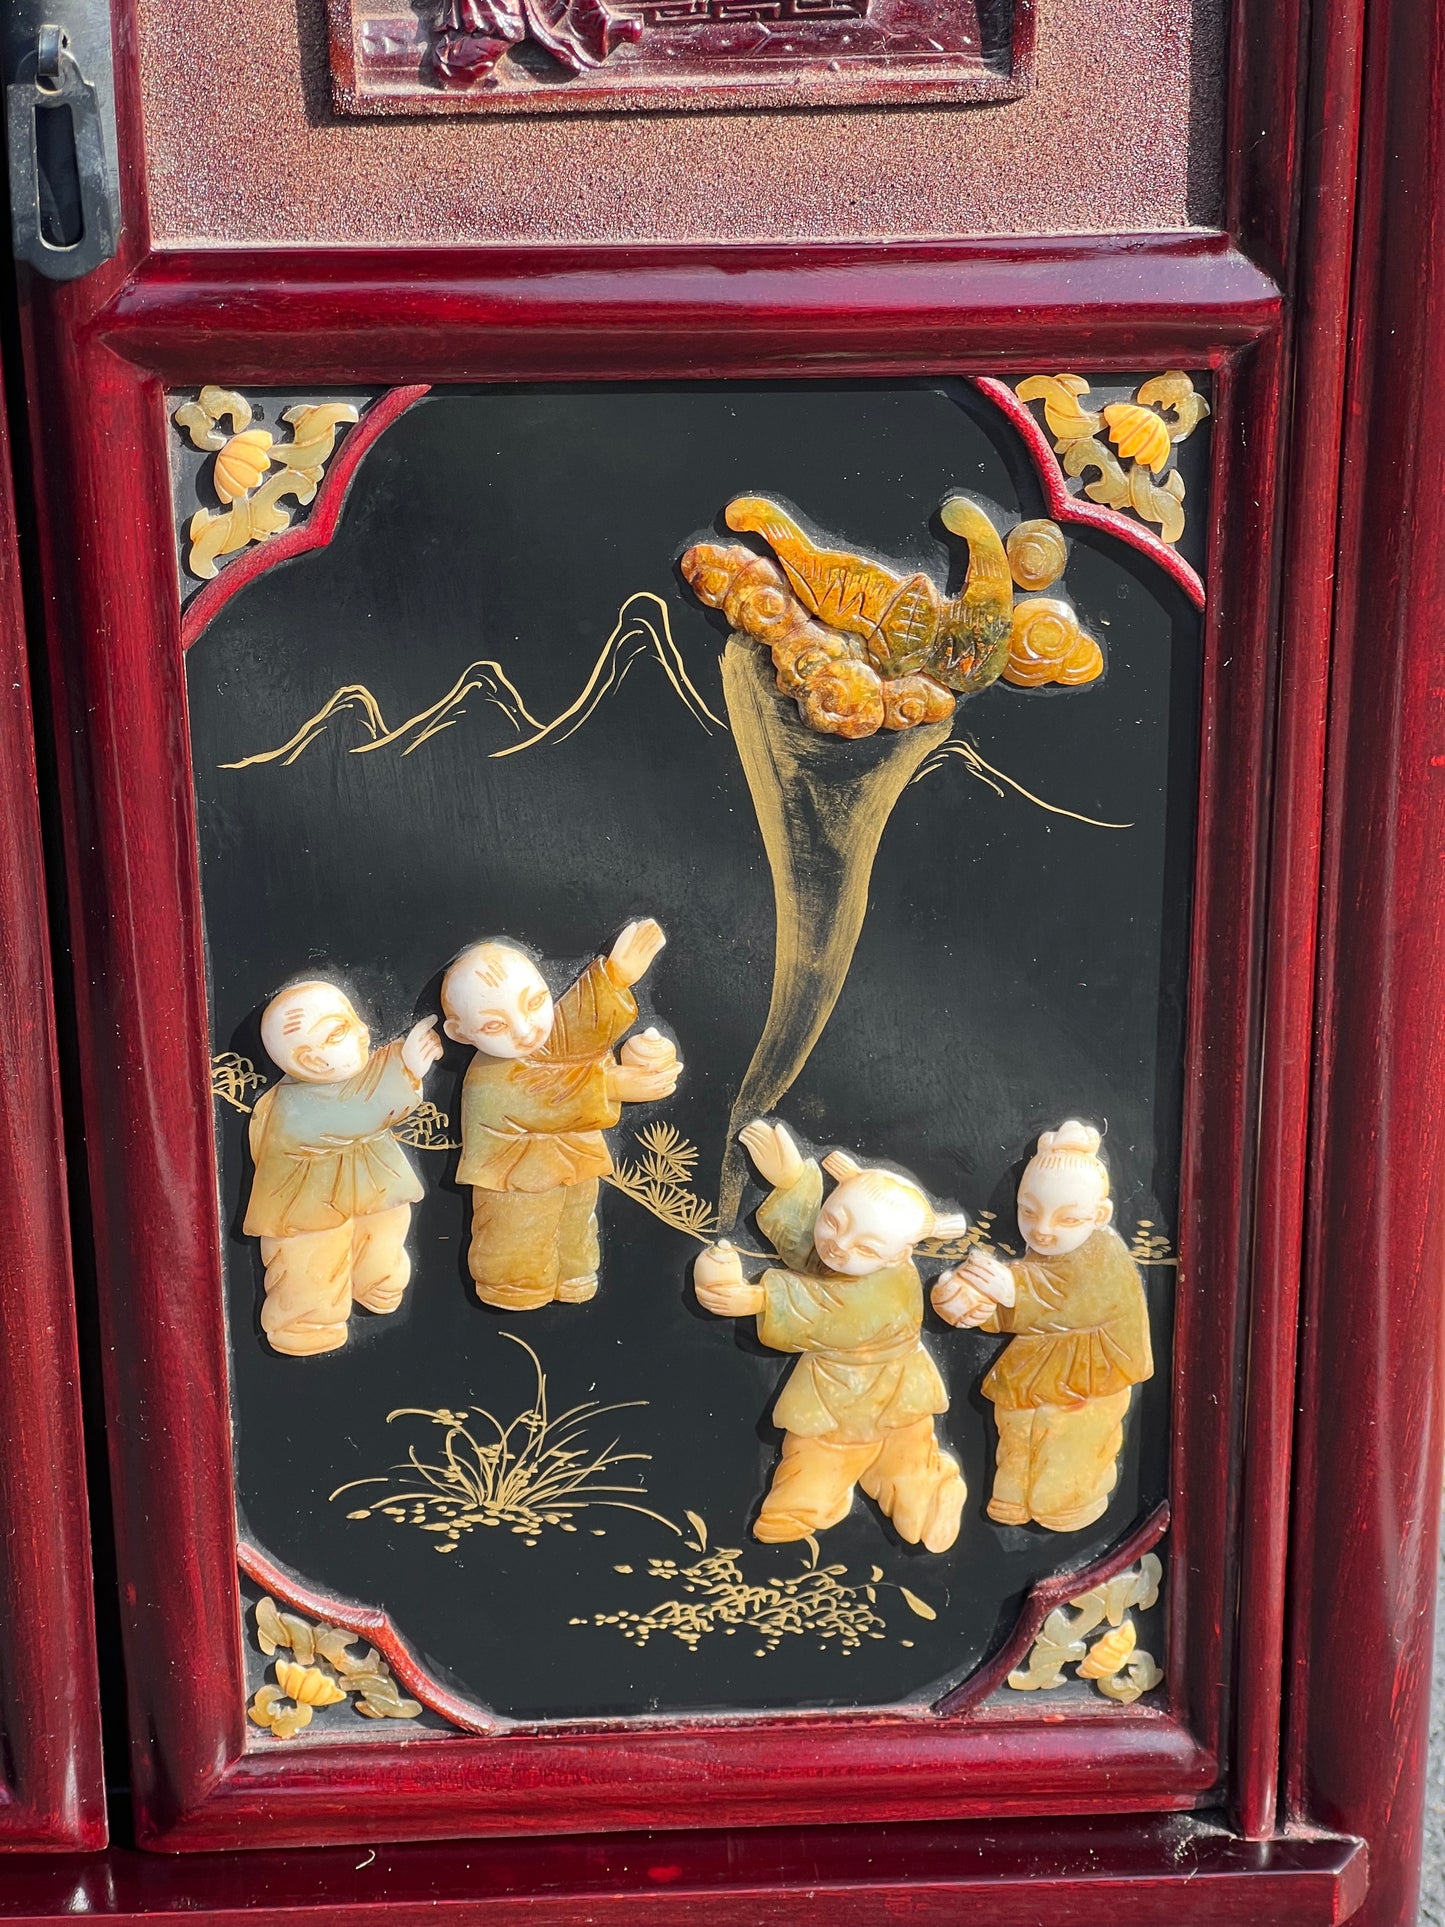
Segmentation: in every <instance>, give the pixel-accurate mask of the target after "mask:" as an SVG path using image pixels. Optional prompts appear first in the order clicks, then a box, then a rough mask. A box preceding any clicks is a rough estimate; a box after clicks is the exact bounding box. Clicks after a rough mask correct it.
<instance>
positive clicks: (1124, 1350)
mask: <svg viewBox="0 0 1445 1927" xmlns="http://www.w3.org/2000/svg"><path fill="white" fill-rule="evenodd" d="M1009 1270H1010V1271H1011V1272H1012V1273H1013V1280H1014V1289H1015V1292H1016V1298H1015V1302H1014V1303H1013V1304H1012V1305H1011V1306H1003V1305H1000V1306H999V1308H998V1310H997V1311H996V1312H995V1313H994V1314H993V1316H992V1317H991V1318H989V1320H988V1321H987V1323H986V1324H984V1325H983V1326H981V1327H980V1329H981V1330H983V1331H989V1332H1014V1333H1016V1334H1017V1336H1016V1337H1015V1338H1014V1341H1013V1343H1012V1344H1011V1345H1008V1346H1006V1347H1005V1348H1004V1351H1003V1353H1002V1354H1001V1356H1000V1357H999V1358H998V1359H997V1361H996V1362H995V1364H994V1366H993V1368H992V1370H991V1371H990V1372H989V1374H988V1376H987V1377H986V1378H985V1379H984V1381H983V1395H984V1397H985V1398H990V1399H992V1400H993V1402H994V1404H995V1405H999V1406H1003V1407H1004V1408H1005V1409H1007V1410H1010V1411H1027V1410H1036V1409H1037V1408H1038V1407H1039V1406H1041V1405H1065V1406H1067V1405H1081V1404H1082V1403H1083V1402H1084V1400H1085V1399H1090V1398H1105V1397H1108V1396H1109V1395H1110V1394H1111V1393H1114V1392H1124V1391H1127V1390H1128V1389H1129V1387H1130V1386H1131V1385H1138V1384H1141V1383H1142V1382H1143V1381H1144V1380H1145V1379H1146V1378H1151V1377H1152V1376H1153V1373H1154V1355H1153V1351H1152V1349H1151V1347H1150V1343H1149V1307H1148V1304H1147V1302H1146V1300H1145V1297H1144V1285H1143V1281H1142V1280H1141V1278H1140V1276H1139V1268H1138V1266H1137V1265H1136V1264H1135V1263H1134V1260H1133V1259H1132V1258H1131V1257H1130V1256H1129V1252H1128V1248H1127V1247H1126V1245H1125V1243H1124V1241H1123V1239H1122V1238H1121V1237H1120V1236H1119V1234H1118V1232H1117V1231H1115V1230H1114V1229H1113V1228H1112V1226H1110V1225H1103V1226H1101V1227H1100V1229H1099V1230H1097V1231H1096V1232H1094V1233H1093V1235H1092V1236H1091V1237H1089V1238H1087V1239H1086V1240H1085V1241H1084V1243H1083V1244H1081V1245H1080V1246H1079V1248H1078V1250H1077V1251H1071V1252H1069V1253H1068V1254H1067V1255H1066V1256H1064V1257H1062V1258H1046V1257H1044V1256H1042V1255H1041V1254H1040V1253H1039V1252H1037V1251H1030V1252H1029V1253H1028V1255H1027V1256H1026V1257H1023V1258H1016V1259H1015V1260H1014V1261H1013V1262H1012V1263H1011V1264H1010V1266H1009Z"/></svg>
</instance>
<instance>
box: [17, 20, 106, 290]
mask: <svg viewBox="0 0 1445 1927" xmlns="http://www.w3.org/2000/svg"><path fill="white" fill-rule="evenodd" d="M53 4H54V0H52V5H53ZM57 10H61V9H57ZM47 11H50V9H49V8H47ZM104 24H105V28H106V34H105V42H104V53H105V56H106V58H105V61H104V72H103V73H94V74H93V77H92V73H87V72H82V70H81V66H80V62H79V60H78V59H77V57H76V52H75V50H73V48H72V45H71V37H70V34H69V32H68V31H67V30H66V28H65V27H63V26H61V25H59V24H57V22H56V21H55V20H54V19H53V18H51V19H46V20H44V21H42V22H41V24H40V25H39V26H38V27H37V28H36V29H35V31H34V38H33V41H32V42H31V44H30V47H29V49H28V50H26V51H22V52H21V53H20V56H19V59H18V61H17V62H16V63H15V65H14V66H12V67H11V68H10V71H11V75H12V78H11V81H10V84H9V85H8V86H7V87H6V89H5V113H6V121H7V123H8V132H9V144H10V206H11V215H12V222H13V226H14V231H15V253H16V255H17V256H18V258H19V259H20V260H22V261H28V262H29V264H30V266H31V267H33V268H37V269H39V271H40V273H41V274H44V275H47V276H49V278H50V279H51V280H53V281H74V280H76V279H77V278H78V277H79V276H80V275H82V274H89V273H90V271H91V269H92V268H98V267H99V266H100V264H101V263H102V262H103V261H108V260H109V259H110V258H111V256H112V255H113V254H114V253H115V250H116V243H117V240H118V238H119V231H120V214H119V204H118V201H119V197H118V194H117V183H116V177H115V170H114V162H113V158H112V156H113V148H112V149H111V150H110V151H109V152H108V151H107V142H106V122H107V120H108V121H109V122H110V132H111V139H112V142H113V140H114V113H113V108H112V105H111V102H110V99H109V93H110V69H109V58H108V56H109V51H110V46H109V20H108V19H107V20H106V21H105V23H104ZM11 45H12V47H13V45H14V41H13V39H12V42H11ZM9 65H10V63H9V62H8V61H7V66H9ZM92 72H93V70H92ZM96 80H99V81H100V82H101V83H102V84H103V86H104V88H105V94H106V98H105V99H104V100H102V97H101V93H100V91H99V89H98V88H97V86H96V84H95V83H96Z"/></svg>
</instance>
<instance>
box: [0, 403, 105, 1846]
mask: <svg viewBox="0 0 1445 1927" xmlns="http://www.w3.org/2000/svg"><path fill="white" fill-rule="evenodd" d="M54 1022H55V1013H54V1006H53V1002H52V997H51V984H50V933H49V929H48V926H47V921H46V889H45V865H44V859H43V852H42V849H41V838H40V805H39V798H38V795H37V793H36V774H35V739H34V724H33V719H32V716H31V710H30V678H29V670H28V666H27V661H26V644H25V610H24V605H23V602H22V599H21V586H20V562H19V555H18V552H17V546H16V532H15V501H14V496H13V493H12V489H11V464H10V447H9V436H8V433H7V429H6V421H5V413H4V405H3V401H0V1074H3V1080H4V1082H3V1095H0V1303H3V1304H4V1307H5V1312H4V1337H3V1342H0V1761H3V1766H0V1848H6V1847H10V1848H15V1847H23V1848H29V1849H31V1850H39V1849H42V1848H45V1849H49V1850H51V1851H54V1850H56V1849H57V1848H62V1847H99V1846H103V1845H104V1844H105V1794H104V1787H103V1783H102V1778H101V1764H100V1690H99V1683H98V1681H97V1678H96V1663H95V1638H94V1632H93V1628H92V1624H91V1591H90V1526H89V1518H88V1514H87V1508H86V1499H85V1455H84V1450H83V1446H82V1442H81V1430H80V1385H79V1367H78V1360H77V1357H76V1345H75V1300H74V1295H73V1293H72V1290H71V1277H70V1242H69V1232H68V1229H67V1226H66V1214H65V1152H64V1145H63V1141H62V1137H61V1119H60V1089H59V1073H58V1069H57V1064H56V1040H55V1033H54V1029H53V1025H54Z"/></svg>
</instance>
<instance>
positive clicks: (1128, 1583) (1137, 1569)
mask: <svg viewBox="0 0 1445 1927" xmlns="http://www.w3.org/2000/svg"><path fill="white" fill-rule="evenodd" d="M1163 1576H1164V1567H1163V1565H1162V1564H1161V1562H1160V1561H1159V1559H1158V1558H1157V1557H1156V1555H1155V1554H1154V1553H1152V1552H1148V1553H1145V1555H1144V1557H1143V1558H1142V1559H1141V1560H1140V1561H1139V1563H1138V1565H1136V1566H1129V1567H1127V1568H1126V1569H1125V1570H1124V1571H1123V1572H1117V1573H1115V1574H1114V1576H1113V1578H1112V1579H1106V1580H1103V1581H1102V1582H1101V1583H1100V1584H1099V1585H1097V1586H1092V1587H1091V1588H1090V1589H1089V1591H1088V1592H1085V1593H1080V1594H1079V1596H1078V1597H1077V1598H1076V1599H1071V1600H1070V1601H1069V1606H1070V1607H1072V1608H1073V1612H1072V1614H1071V1613H1070V1612H1069V1610H1068V1609H1067V1608H1065V1607H1063V1606H1059V1607H1056V1608H1055V1610H1054V1611H1053V1612H1051V1613H1050V1614H1049V1616H1048V1618H1047V1619H1046V1620H1045V1621H1044V1623H1043V1626H1042V1628H1041V1630H1040V1632H1039V1635H1038V1638H1037V1639H1036V1640H1035V1641H1034V1643H1033V1646H1032V1647H1031V1648H1030V1650H1029V1656H1028V1659H1027V1660H1026V1662H1025V1663H1024V1665H1023V1666H1021V1667H1019V1668H1018V1669H1017V1670H1015V1671H1014V1672H1012V1673H1010V1674H1009V1676H1008V1684H1009V1685H1010V1686H1011V1687H1012V1688H1013V1690H1014V1691H1015V1692H1016V1693H1036V1692H1045V1693H1047V1692H1051V1691H1052V1690H1053V1689H1054V1688H1055V1687H1056V1686H1062V1685H1063V1683H1064V1678H1065V1673H1066V1669H1067V1668H1068V1667H1070V1666H1072V1667H1073V1668H1074V1670H1075V1673H1076V1674H1077V1676H1078V1678H1080V1679H1087V1680H1092V1681H1093V1682H1094V1684H1095V1686H1097V1688H1098V1690H1099V1691H1100V1692H1101V1693H1103V1694H1104V1695H1105V1697H1106V1698H1108V1699H1111V1700H1117V1701H1118V1702H1119V1703H1120V1704H1121V1705H1123V1706H1132V1705H1133V1703H1134V1701H1135V1700H1137V1699H1139V1698H1140V1697H1141V1696H1142V1695H1143V1694H1145V1693H1149V1692H1152V1691H1153V1690H1154V1688H1155V1687H1156V1686H1158V1685H1159V1684H1160V1682H1161V1681H1162V1680H1163V1678H1164V1674H1163V1671H1162V1670H1161V1668H1160V1667H1159V1666H1158V1665H1157V1664H1156V1663H1155V1660H1154V1658H1153V1655H1152V1654H1150V1653H1146V1652H1145V1651H1144V1650H1143V1648H1142V1647H1141V1646H1140V1645H1139V1630H1138V1627H1137V1626H1136V1625H1135V1623H1134V1621H1133V1619H1132V1618H1131V1617H1130V1614H1131V1612H1132V1611H1133V1610H1134V1609H1136V1608H1137V1609H1138V1610H1139V1611H1140V1612H1147V1611H1148V1610H1149V1608H1150V1607H1151V1606H1152V1605H1154V1603H1155V1602H1156V1601H1157V1599H1158V1597H1159V1583H1160V1581H1161V1579H1162V1578H1163ZM1106 1622H1107V1625H1108V1628H1109V1630H1108V1631H1107V1632H1102V1633H1099V1636H1098V1637H1097V1638H1096V1639H1094V1641H1093V1643H1092V1645H1091V1644H1090V1643H1089V1642H1090V1635H1091V1634H1093V1633H1095V1632H1097V1631H1098V1628H1099V1627H1101V1626H1103V1625H1104V1624H1105V1623H1106Z"/></svg>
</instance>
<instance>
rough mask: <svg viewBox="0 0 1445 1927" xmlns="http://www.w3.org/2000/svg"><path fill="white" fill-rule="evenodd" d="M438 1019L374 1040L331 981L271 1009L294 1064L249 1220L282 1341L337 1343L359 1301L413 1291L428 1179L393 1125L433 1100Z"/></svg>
mask: <svg viewBox="0 0 1445 1927" xmlns="http://www.w3.org/2000/svg"><path fill="white" fill-rule="evenodd" d="M435 1023H436V1019H435V1017H425V1018H423V1019H422V1021H421V1022H420V1023H419V1024H414V1025H413V1026H412V1028H411V1030H410V1031H408V1033H407V1035H406V1036H405V1037H404V1038H402V1039H400V1041H398V1042H397V1043H394V1044H387V1045H386V1046H385V1047H384V1048H383V1049H381V1050H375V1051H374V1050H373V1049H372V1048H371V1035H370V1033H369V1031H368V1030H367V1028H366V1025H365V1024H363V1023H362V1021H361V1019H360V1017H358V1016H357V1014H356V1011H355V1009H354V1008H353V1006H352V1003H351V999H350V998H349V997H348V996H347V995H346V993H345V991H343V990H339V989H338V988H337V986H336V985H335V984H328V983H324V982H321V981H319V980H317V981H313V982H310V983H301V984H293V985H292V986H291V988H290V989H289V990H283V991H281V992H280V994H279V995H278V996H275V997H273V998H272V999H271V1001H270V1003H269V1004H267V1006H266V1009H265V1011H264V1012H263V1013H262V1017H261V1041H262V1043H263V1044H264V1045H265V1046H266V1049H267V1051H268V1052H269V1053H270V1056H271V1058H272V1060H273V1061H274V1063H275V1064H276V1065H277V1067H278V1068H279V1069H280V1070H282V1071H283V1072H284V1073H285V1075H284V1076H283V1077H282V1079H281V1081H280V1083H279V1084H276V1085H273V1086H272V1088H271V1089H270V1090H269V1091H267V1092H265V1094H264V1095H263V1096H262V1097H260V1098H258V1099H257V1101H256V1108H255V1110H254V1111H253V1112H252V1114H251V1156H252V1158H253V1160H254V1162H255V1166H256V1171H255V1176H254V1177H253V1179H252V1181H251V1197H250V1201H249V1203H248V1204H247V1207H246V1221H245V1226H244V1229H245V1232H246V1235H247V1237H251V1238H259V1239H260V1241H261V1260H262V1263H263V1264H264V1265H265V1267H266V1302H265V1304H264V1305H263V1306H262V1307H261V1329H262V1331H264V1332H265V1334H266V1337H267V1339H268V1341H269V1342H270V1345H271V1349H272V1350H273V1351H277V1352H283V1353H286V1354H288V1355H289V1356H291V1357H293V1358H304V1357H308V1356H310V1355H311V1354H313V1353H316V1352H329V1351H335V1349H336V1348H337V1346H339V1345H344V1344H345V1343H346V1338H347V1331H348V1327H349V1322H350V1318H351V1308H352V1304H353V1302H354V1303H356V1304H358V1305H362V1306H364V1307H365V1308H366V1310H368V1311H373V1312H392V1311H395V1310H396V1308H397V1306H398V1305H399V1304H400V1303H401V1300H402V1294H403V1293H404V1292H405V1290H406V1287H407V1283H408V1281H409V1279H410V1277H411V1259H410V1258H409V1257H408V1256H407V1252H406V1239H407V1233H408V1232H409V1231H410V1229H411V1207H412V1206H413V1204H415V1203H416V1201H417V1199H418V1198H420V1197H421V1195H422V1188H421V1184H420V1182H419V1180H418V1178H417V1175H416V1172H415V1171H413V1169H412V1168H411V1164H410V1163H409V1161H408V1159H407V1156H406V1153H405V1152H404V1151H403V1150H402V1148H401V1146H400V1145H399V1144H398V1143H397V1141H396V1139H395V1138H394V1137H393V1136H392V1126H393V1125H396V1124H399V1123H401V1121H402V1119H403V1118H406V1117H409V1116H410V1115H411V1113H412V1112H413V1111H414V1110H415V1109H416V1107H417V1105H418V1104H419V1103H420V1102H421V1093H422V1079H423V1078H424V1077H425V1076H426V1074H427V1072H428V1070H430V1068H431V1066H432V1065H433V1064H434V1063H435V1062H436V1060H437V1059H438V1058H439V1057H440V1056H441V1053H442V1047H441V1040H440V1038H438V1037H437V1035H436V1033H435V1031H434V1029H433V1025H434V1024H435Z"/></svg>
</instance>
